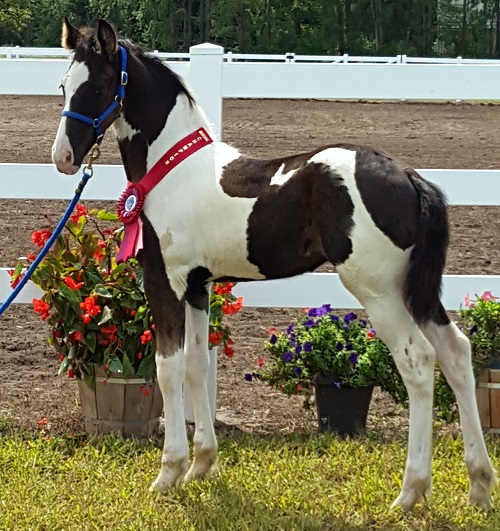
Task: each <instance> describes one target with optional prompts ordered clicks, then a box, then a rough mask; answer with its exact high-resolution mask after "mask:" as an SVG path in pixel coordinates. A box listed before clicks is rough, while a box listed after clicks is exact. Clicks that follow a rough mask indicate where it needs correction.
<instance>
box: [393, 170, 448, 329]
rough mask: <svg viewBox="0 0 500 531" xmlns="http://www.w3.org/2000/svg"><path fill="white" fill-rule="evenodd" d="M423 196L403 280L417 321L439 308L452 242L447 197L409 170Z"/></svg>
mask: <svg viewBox="0 0 500 531" xmlns="http://www.w3.org/2000/svg"><path fill="white" fill-rule="evenodd" d="M407 175H408V177H409V179H410V180H411V182H412V184H413V186H414V188H415V190H416V192H417V194H418V197H419V200H420V219H419V223H418V227H419V228H418V234H417V238H416V241H415V245H414V247H413V249H412V252H411V255H410V268H409V270H408V274H407V276H406V279H405V283H404V288H403V289H404V297H405V301H406V306H407V308H408V310H409V312H410V313H411V315H412V316H413V318H414V319H415V321H416V322H417V323H425V322H427V321H429V320H431V319H432V318H433V317H435V316H436V315H437V313H438V311H439V308H440V304H441V303H440V297H441V283H442V276H443V270H444V266H445V262H446V252H447V249H448V242H449V226H448V212H447V205H446V198H445V196H444V194H443V192H442V191H441V190H440V189H439V188H438V187H437V186H435V185H434V184H432V183H429V182H428V181H426V180H424V179H423V178H422V177H420V175H418V174H417V172H415V171H407Z"/></svg>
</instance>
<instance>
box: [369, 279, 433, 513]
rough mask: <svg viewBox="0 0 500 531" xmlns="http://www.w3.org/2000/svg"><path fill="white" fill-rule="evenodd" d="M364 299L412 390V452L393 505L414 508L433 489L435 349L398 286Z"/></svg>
mask: <svg viewBox="0 0 500 531" xmlns="http://www.w3.org/2000/svg"><path fill="white" fill-rule="evenodd" d="M360 302H361V303H362V304H363V305H364V306H365V308H366V310H367V312H368V315H369V317H370V320H371V322H372V324H373V326H374V327H375V330H376V331H377V335H378V336H380V338H381V339H382V340H383V341H384V343H385V344H386V345H387V347H388V348H389V350H390V351H391V353H392V355H393V356H394V360H395V362H396V365H397V367H398V369H399V372H400V374H401V377H402V378H403V381H404V383H405V386H406V388H407V390H408V396H409V402H410V427H409V437H408V455H407V461H406V470H405V476H404V481H403V486H402V489H401V493H400V494H399V496H398V497H397V498H396V500H395V501H394V504H393V506H395V505H399V506H401V507H402V508H403V509H404V510H410V509H412V508H413V507H414V505H415V504H416V503H418V502H419V501H421V500H422V499H424V498H425V497H426V495H427V494H428V493H430V490H431V459H432V399H433V389H434V376H433V375H434V363H435V354H434V349H433V347H432V345H431V344H430V343H429V341H428V340H427V339H426V338H425V336H424V334H423V333H422V332H421V330H420V329H419V327H418V326H417V325H416V324H415V322H414V320H413V318H412V317H411V315H410V314H409V312H408V310H407V309H406V306H405V304H404V302H403V299H402V296H401V292H400V289H398V288H397V287H396V286H395V289H394V291H393V292H392V293H390V294H388V295H379V296H367V297H361V298H360Z"/></svg>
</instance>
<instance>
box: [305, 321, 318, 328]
mask: <svg viewBox="0 0 500 531" xmlns="http://www.w3.org/2000/svg"><path fill="white" fill-rule="evenodd" d="M316 324H317V323H316V321H315V320H314V319H308V320H307V321H306V322H305V323H304V327H305V328H312V327H313V326H316Z"/></svg>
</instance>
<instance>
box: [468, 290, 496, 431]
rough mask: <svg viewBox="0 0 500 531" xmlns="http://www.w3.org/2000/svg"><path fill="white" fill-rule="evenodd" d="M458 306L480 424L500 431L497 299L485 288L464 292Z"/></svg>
mask: <svg viewBox="0 0 500 531" xmlns="http://www.w3.org/2000/svg"><path fill="white" fill-rule="evenodd" d="M464 305H465V307H464V308H461V309H460V310H459V315H460V317H461V318H462V325H463V326H462V329H463V332H464V333H465V334H466V335H467V337H468V338H469V340H470V342H471V348H472V363H473V366H474V370H475V373H476V377H477V380H478V387H477V402H478V409H479V416H480V418H481V424H482V426H483V428H487V429H488V430H491V431H500V302H499V298H498V297H495V296H494V295H492V293H491V291H485V292H484V293H483V294H482V295H481V296H478V295H476V297H475V299H471V298H470V296H469V294H467V295H466V296H465V300H464Z"/></svg>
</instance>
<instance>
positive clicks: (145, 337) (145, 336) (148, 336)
mask: <svg viewBox="0 0 500 531" xmlns="http://www.w3.org/2000/svg"><path fill="white" fill-rule="evenodd" d="M152 340H153V333H152V332H151V330H144V332H143V333H142V335H141V343H142V344H143V345H145V344H146V343H149V342H150V341H152Z"/></svg>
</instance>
